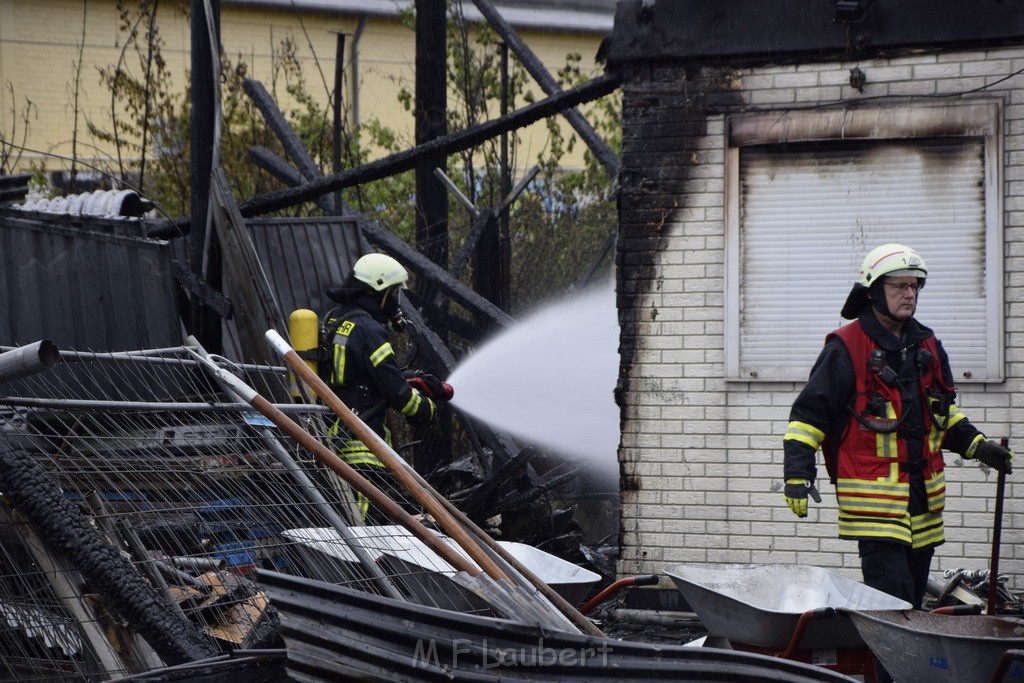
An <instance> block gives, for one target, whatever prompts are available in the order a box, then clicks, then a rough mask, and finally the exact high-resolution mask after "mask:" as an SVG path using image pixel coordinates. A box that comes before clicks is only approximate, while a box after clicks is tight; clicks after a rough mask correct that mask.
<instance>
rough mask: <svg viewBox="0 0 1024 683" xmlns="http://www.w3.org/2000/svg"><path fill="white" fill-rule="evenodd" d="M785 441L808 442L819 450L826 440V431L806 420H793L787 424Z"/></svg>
mask: <svg viewBox="0 0 1024 683" xmlns="http://www.w3.org/2000/svg"><path fill="white" fill-rule="evenodd" d="M782 440H783V441H799V442H800V443H804V444H807V445H808V446H810V447H811V448H813V449H814V450H818V447H819V446H821V442H822V441H824V440H825V432H823V431H821V430H820V429H818V428H817V427H815V426H814V425H811V424H807V423H806V422H799V421H797V420H793V421H792V422H790V423H789V424H788V425H787V426H786V435H785V436H784V437H782Z"/></svg>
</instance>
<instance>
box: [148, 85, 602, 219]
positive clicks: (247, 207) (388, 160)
mask: <svg viewBox="0 0 1024 683" xmlns="http://www.w3.org/2000/svg"><path fill="white" fill-rule="evenodd" d="M621 80H622V77H621V75H620V74H616V73H607V74H602V75H601V76H598V77H597V78H594V79H592V80H590V81H587V82H586V83H584V84H583V85H580V86H578V87H575V88H571V89H569V90H563V91H562V92H561V93H559V94H557V95H553V96H551V97H548V98H546V99H543V100H540V101H538V102H534V103H533V104H531V105H528V106H526V107H523V108H522V109H517V110H515V111H513V112H511V113H509V114H507V115H506V116H501V117H499V118H497V119H494V120H492V121H486V122H484V123H480V124H477V125H475V126H470V127H469V128H464V129H463V130H460V131H457V132H455V133H452V134H450V135H446V136H445V137H443V138H438V139H436V140H433V141H432V142H429V143H427V144H424V145H419V146H417V147H413V148H412V149H408V150H405V151H402V152H396V153H395V154H390V155H388V156H386V157H382V158H381V159H377V160H376V161H371V162H369V163H367V164H363V165H362V166H359V167H358V168H353V169H351V170H348V171H344V172H342V173H336V174H333V175H330V176H324V177H322V178H318V179H317V180H315V181H310V182H307V183H305V184H303V185H300V186H297V187H295V188H292V189H288V190H278V191H275V192H269V193H266V194H262V195H258V196H256V197H252V198H250V199H248V200H246V201H244V202H242V203H241V204H239V210H241V212H242V215H243V216H246V217H250V216H259V215H262V214H266V213H270V212H272V211H279V210H281V209H286V208H289V207H291V206H295V205H296V204H301V203H303V202H307V201H313V200H314V199H315V198H316V197H318V196H319V195H322V194H327V193H330V192H334V191H335V190H337V189H344V188H346V187H352V186H355V185H360V184H362V183H368V182H371V181H374V180H380V179H382V178H387V177H389V176H392V175H395V174H396V173H402V172H404V171H408V170H411V169H412V168H414V167H415V166H416V163H417V162H418V161H419V160H420V158H422V157H424V156H426V155H430V154H434V153H436V152H437V151H438V150H443V151H444V153H445V154H454V153H456V152H460V151H462V150H465V149H469V148H470V147H473V146H475V145H479V144H481V143H483V142H485V141H487V140H489V139H491V138H493V137H495V136H497V135H501V133H502V132H506V131H512V130H517V129H519V128H525V127H526V126H529V125H530V124H532V123H536V122H537V121H540V120H541V119H544V118H547V117H548V116H552V115H554V114H557V113H559V112H560V111H562V110H563V109H565V108H566V107H574V106H576V105H578V104H582V103H583V102H590V101H592V100H596V99H598V98H600V97H604V96H605V95H607V94H608V93H611V92H614V91H615V90H616V89H618V87H619V84H620V83H621ZM190 223H191V219H190V217H188V216H184V217H181V218H176V219H174V220H171V221H166V222H164V223H160V224H157V225H155V226H154V227H153V228H152V229H151V230H150V231H149V235H150V236H151V237H153V238H154V239H169V238H172V237H180V236H182V235H187V234H188V233H189V231H190V229H191V225H190Z"/></svg>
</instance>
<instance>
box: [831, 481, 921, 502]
mask: <svg viewBox="0 0 1024 683" xmlns="http://www.w3.org/2000/svg"><path fill="white" fill-rule="evenodd" d="M836 490H837V491H842V492H844V493H845V492H849V493H863V494H874V495H883V496H890V497H893V498H896V497H899V498H907V497H909V496H910V484H909V483H907V482H900V481H887V480H884V479H883V480H881V481H870V480H868V479H838V480H837V481H836Z"/></svg>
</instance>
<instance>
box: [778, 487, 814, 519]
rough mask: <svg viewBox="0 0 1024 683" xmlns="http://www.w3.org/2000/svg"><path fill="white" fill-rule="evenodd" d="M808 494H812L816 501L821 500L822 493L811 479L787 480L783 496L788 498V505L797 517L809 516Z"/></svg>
mask: <svg viewBox="0 0 1024 683" xmlns="http://www.w3.org/2000/svg"><path fill="white" fill-rule="evenodd" d="M807 494H811V498H813V499H814V502H815V503H820V502H821V494H820V493H818V489H817V488H815V486H814V482H812V481H811V480H810V479H799V478H792V479H787V480H786V488H785V489H784V490H783V496H784V497H785V499H786V505H788V506H789V509H790V510H792V511H793V514H794V515H796V516H797V517H806V516H807Z"/></svg>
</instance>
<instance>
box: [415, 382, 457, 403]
mask: <svg viewBox="0 0 1024 683" xmlns="http://www.w3.org/2000/svg"><path fill="white" fill-rule="evenodd" d="M405 381H406V382H407V383H408V384H409V386H411V387H415V388H416V389H418V390H419V392H420V393H422V394H426V395H427V396H429V397H430V398H432V399H434V400H435V401H437V400H441V401H450V400H452V397H453V396H455V388H454V387H452V385H451V384H448V382H441V395H440V396H434V392H432V391H431V390H430V388H429V387H427V382H426V381H425V380H424V379H423V378H422V377H410V378H409V379H407V380H405Z"/></svg>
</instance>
